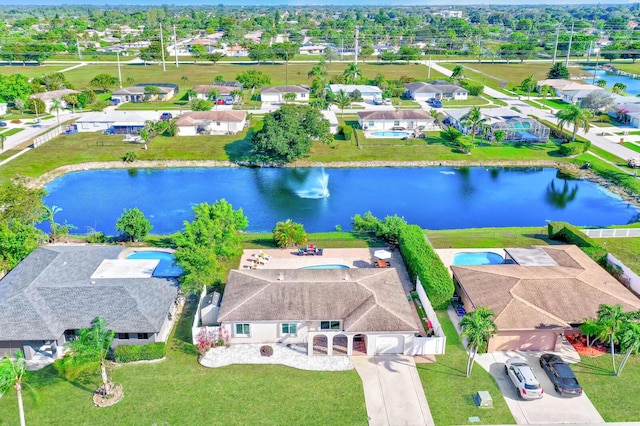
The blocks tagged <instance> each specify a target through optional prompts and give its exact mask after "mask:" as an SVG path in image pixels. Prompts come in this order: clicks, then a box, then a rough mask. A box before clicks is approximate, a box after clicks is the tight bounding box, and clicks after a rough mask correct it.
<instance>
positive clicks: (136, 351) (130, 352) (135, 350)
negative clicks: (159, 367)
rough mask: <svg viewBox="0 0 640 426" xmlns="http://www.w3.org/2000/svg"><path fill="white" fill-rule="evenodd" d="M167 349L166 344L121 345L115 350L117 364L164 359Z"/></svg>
mask: <svg viewBox="0 0 640 426" xmlns="http://www.w3.org/2000/svg"><path fill="white" fill-rule="evenodd" d="M165 352H166V347H165V343H164V342H158V343H149V344H147V345H119V346H116V348H115V349H114V350H113V359H114V360H115V361H116V362H132V361H142V360H150V359H160V358H162V357H164V355H165Z"/></svg>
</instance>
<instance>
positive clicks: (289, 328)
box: [280, 323, 298, 334]
mask: <svg viewBox="0 0 640 426" xmlns="http://www.w3.org/2000/svg"><path fill="white" fill-rule="evenodd" d="M280 331H281V332H282V334H296V333H297V332H298V324H291V323H284V324H282V327H281V329H280Z"/></svg>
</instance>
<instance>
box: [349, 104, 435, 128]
mask: <svg viewBox="0 0 640 426" xmlns="http://www.w3.org/2000/svg"><path fill="white" fill-rule="evenodd" d="M358 123H359V124H360V127H361V128H362V129H363V130H413V129H417V128H422V129H423V130H432V129H435V128H436V127H437V125H436V124H435V120H434V119H433V117H431V114H429V113H428V112H427V111H425V110H422V109H401V110H384V111H358Z"/></svg>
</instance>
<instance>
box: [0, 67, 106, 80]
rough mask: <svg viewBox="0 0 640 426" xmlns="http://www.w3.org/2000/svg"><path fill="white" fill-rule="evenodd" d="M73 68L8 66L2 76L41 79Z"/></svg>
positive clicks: (1, 72)
mask: <svg viewBox="0 0 640 426" xmlns="http://www.w3.org/2000/svg"><path fill="white" fill-rule="evenodd" d="M71 66H73V64H70V65H60V64H52V65H46V64H45V65H40V66H26V67H22V66H15V65H11V66H8V65H7V66H0V74H3V75H11V74H22V75H24V76H27V77H29V78H32V77H40V76H43V75H46V74H52V73H54V72H59V71H62V70H63V69H65V68H69V67H71ZM116 75H117V70H116ZM94 77H95V76H94ZM91 78H93V77H91Z"/></svg>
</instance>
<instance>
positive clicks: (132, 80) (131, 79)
mask: <svg viewBox="0 0 640 426" xmlns="http://www.w3.org/2000/svg"><path fill="white" fill-rule="evenodd" d="M124 81H125V82H126V83H127V86H133V83H135V81H136V79H135V78H133V77H131V76H129V77H127V78H125V79H124Z"/></svg>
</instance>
